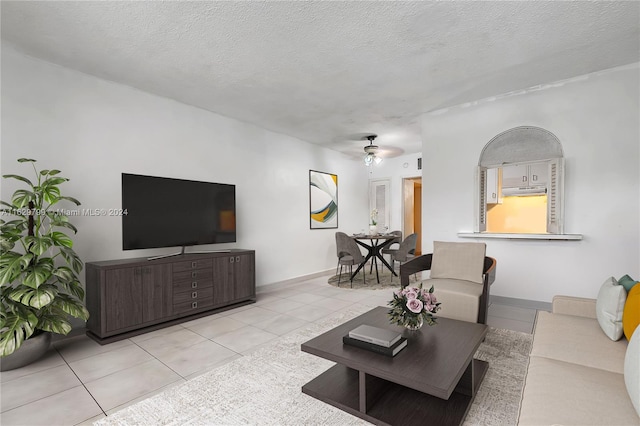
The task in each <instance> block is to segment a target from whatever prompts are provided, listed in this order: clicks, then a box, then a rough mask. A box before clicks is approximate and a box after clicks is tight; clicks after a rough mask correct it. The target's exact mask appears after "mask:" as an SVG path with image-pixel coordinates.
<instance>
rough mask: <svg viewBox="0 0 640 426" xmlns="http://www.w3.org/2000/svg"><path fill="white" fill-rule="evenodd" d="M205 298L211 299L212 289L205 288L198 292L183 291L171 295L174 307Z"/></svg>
mask: <svg viewBox="0 0 640 426" xmlns="http://www.w3.org/2000/svg"><path fill="white" fill-rule="evenodd" d="M207 297H213V287H207V288H203V289H198V290H190V291H183V292H182V293H174V294H173V304H174V306H175V305H177V304H179V303H184V302H195V301H198V300H200V299H205V298H207Z"/></svg>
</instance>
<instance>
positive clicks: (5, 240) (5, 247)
mask: <svg viewBox="0 0 640 426" xmlns="http://www.w3.org/2000/svg"><path fill="white" fill-rule="evenodd" d="M16 240H17V238H15V237H11V236H9V235H7V234H2V235H0V253H2V254H3V255H4V252H6V251H9V250H11V249H12V248H14V247H15V246H16V244H15V241H16Z"/></svg>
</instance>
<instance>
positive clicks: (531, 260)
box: [422, 64, 640, 302]
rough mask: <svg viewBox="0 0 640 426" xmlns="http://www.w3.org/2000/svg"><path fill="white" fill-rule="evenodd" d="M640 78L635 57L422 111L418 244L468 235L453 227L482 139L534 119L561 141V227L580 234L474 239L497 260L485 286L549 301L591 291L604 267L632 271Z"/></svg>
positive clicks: (635, 268) (465, 218)
mask: <svg viewBox="0 0 640 426" xmlns="http://www.w3.org/2000/svg"><path fill="white" fill-rule="evenodd" d="M639 86H640V85H639V73H638V65H637V64H636V65H634V66H628V67H622V68H618V69H615V70H609V71H607V72H603V73H599V74H592V75H589V76H584V77H583V78H581V79H575V81H570V82H565V84H557V85H554V86H553V87H549V88H546V89H543V90H536V91H529V92H527V93H522V94H518V95H514V96H508V97H504V98H500V99H497V100H493V101H485V102H477V103H476V104H475V105H473V106H468V107H458V108H453V109H450V110H449V111H444V112H440V113H438V114H425V115H423V117H422V133H423V156H422V158H423V197H424V199H423V248H424V250H423V251H424V252H429V251H430V247H431V248H432V247H433V246H432V243H433V241H434V240H444V241H470V240H468V239H460V238H458V237H457V236H456V234H457V233H458V232H460V231H473V223H474V189H475V181H474V173H475V170H476V166H477V164H478V159H479V157H480V152H481V150H482V148H483V147H484V146H485V144H486V143H487V142H488V141H489V140H490V139H491V138H492V137H494V136H495V135H497V134H498V133H500V132H502V131H504V130H507V129H510V128H513V127H516V126H522V125H533V126H539V127H542V128H545V129H547V130H549V131H551V132H552V133H554V134H555V135H556V136H557V137H558V138H559V139H560V142H561V143H562V146H563V148H564V155H565V159H566V175H565V176H566V181H565V194H566V197H565V232H566V233H576V234H583V235H584V239H583V240H582V241H516V240H495V239H485V240H480V241H484V242H486V244H487V254H488V255H489V256H493V257H495V258H496V259H497V262H498V268H497V277H496V282H495V283H494V285H493V286H492V289H491V292H492V294H494V295H499V296H505V297H515V298H522V299H530V300H538V301H545V302H549V301H551V298H552V297H553V295H555V294H568V295H575V296H582V297H596V295H597V292H598V289H599V287H600V285H601V284H602V282H604V280H605V279H606V278H607V277H609V276H614V277H616V278H620V277H621V276H622V275H624V274H630V275H631V276H632V277H634V278H636V279H640V223H639V222H640V205H639V204H640V174H639V167H638V164H639V160H640V134H639V132H640V110H639V106H638V104H639V102H638V101H639V99H638V98H639V97H638V94H639V93H640V91H639V90H640V87H639ZM471 241H473V240H471ZM430 245H431V246H430Z"/></svg>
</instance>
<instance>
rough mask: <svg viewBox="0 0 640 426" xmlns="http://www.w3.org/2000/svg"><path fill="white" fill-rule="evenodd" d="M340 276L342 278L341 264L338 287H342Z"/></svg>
mask: <svg viewBox="0 0 640 426" xmlns="http://www.w3.org/2000/svg"><path fill="white" fill-rule="evenodd" d="M340 278H342V265H340V274H338V287H340Z"/></svg>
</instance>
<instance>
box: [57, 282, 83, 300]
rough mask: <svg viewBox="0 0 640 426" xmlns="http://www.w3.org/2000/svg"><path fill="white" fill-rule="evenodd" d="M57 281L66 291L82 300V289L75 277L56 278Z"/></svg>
mask: <svg viewBox="0 0 640 426" xmlns="http://www.w3.org/2000/svg"><path fill="white" fill-rule="evenodd" d="M58 283H59V284H60V285H61V286H62V288H64V289H65V290H66V291H67V293H69V294H71V295H73V296H75V297H77V298H78V299H79V300H84V289H83V288H82V285H81V284H80V281H78V280H77V279H76V280H71V281H60V280H58Z"/></svg>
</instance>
